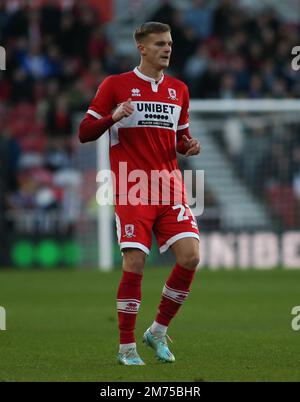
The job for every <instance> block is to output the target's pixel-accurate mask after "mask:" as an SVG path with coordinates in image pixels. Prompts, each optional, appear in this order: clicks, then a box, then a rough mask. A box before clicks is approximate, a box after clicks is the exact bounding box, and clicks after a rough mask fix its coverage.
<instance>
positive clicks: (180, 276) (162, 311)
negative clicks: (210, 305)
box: [155, 264, 195, 326]
mask: <svg viewBox="0 0 300 402" xmlns="http://www.w3.org/2000/svg"><path fill="white" fill-rule="evenodd" d="M194 275H195V270H190V269H186V268H183V267H182V266H180V265H179V264H176V265H175V267H174V268H173V271H172V272H171V275H170V276H169V278H168V280H167V282H166V284H165V286H164V288H163V292H162V298H161V302H160V305H159V307H158V313H157V316H156V318H155V321H156V322H158V323H159V324H161V325H165V326H168V325H169V323H170V321H171V319H172V318H173V317H174V316H175V315H176V313H177V311H178V310H179V308H180V306H181V305H182V303H183V302H184V300H185V299H186V298H187V296H188V294H189V291H190V286H191V283H192V281H193V278H194Z"/></svg>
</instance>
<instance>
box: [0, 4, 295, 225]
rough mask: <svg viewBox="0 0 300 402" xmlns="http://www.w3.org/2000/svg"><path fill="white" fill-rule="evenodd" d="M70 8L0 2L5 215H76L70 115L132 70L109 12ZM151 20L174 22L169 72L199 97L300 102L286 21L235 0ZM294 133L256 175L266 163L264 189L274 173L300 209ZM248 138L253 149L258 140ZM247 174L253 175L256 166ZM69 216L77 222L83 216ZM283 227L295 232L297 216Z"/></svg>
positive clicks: (0, 181) (165, 10) (164, 8)
mask: <svg viewBox="0 0 300 402" xmlns="http://www.w3.org/2000/svg"><path fill="white" fill-rule="evenodd" d="M62 3H63V6H62V5H61V4H62ZM62 3H61V2H59V1H56V0H45V1H43V3H42V5H41V6H40V7H33V6H32V5H31V2H30V1H28V0H14V1H11V2H7V1H5V0H0V44H1V45H2V44H3V45H4V47H5V49H6V52H7V55H6V57H7V66H6V71H2V72H0V160H1V168H0V185H1V194H2V196H1V197H0V198H1V199H0V208H1V209H3V208H4V205H5V206H6V209H7V208H8V209H10V210H14V211H19V212H21V213H23V212H26V211H28V210H42V211H43V210H59V209H63V208H65V209H64V210H65V213H66V214H67V213H68V212H69V207H68V205H69V204H68V202H69V200H70V199H71V198H72V197H71V196H72V194H73V193H74V191H75V189H76V188H77V186H79V185H80V180H81V178H80V173H79V172H77V171H76V169H75V168H74V166H73V163H72V149H73V146H74V141H76V140H77V138H76V136H75V135H73V134H75V132H74V130H75V131H76V129H75V128H74V127H73V125H72V117H73V115H74V113H76V112H78V111H80V112H82V111H84V110H85V109H86V106H87V105H88V104H89V101H90V100H91V98H92V97H93V95H94V93H95V89H96V88H97V86H98V85H99V83H100V82H101V81H102V80H103V79H104V78H105V77H106V76H107V75H109V74H116V73H121V72H123V71H127V70H130V69H132V68H133V67H134V65H133V63H134V60H131V58H130V57H124V56H122V55H118V54H116V51H115V49H114V47H113V44H112V42H111V41H110V38H109V37H108V35H107V31H106V27H105V24H104V23H103V22H102V19H101V15H99V13H98V12H97V11H96V10H95V9H94V8H93V7H92V6H91V5H90V4H89V2H88V1H82V0H69V1H65V2H62ZM148 20H157V21H160V22H165V23H168V24H170V25H171V28H172V36H173V41H174V49H173V56H172V63H171V64H172V70H171V71H170V72H171V74H174V75H176V76H178V77H179V78H181V79H183V80H184V81H185V82H186V83H187V84H188V86H189V89H190V94H191V97H194V98H224V99H230V98H240V97H246V98H252V99H258V98H264V97H272V98H281V99H283V98H297V97H299V96H300V80H299V78H298V76H297V74H296V72H294V71H293V70H292V69H291V68H290V61H291V60H290V51H291V48H292V47H293V46H294V45H295V44H296V41H297V39H298V37H299V26H295V25H293V24H289V23H286V22H285V23H283V22H282V21H281V20H280V19H279V18H278V16H277V15H276V13H275V12H274V11H273V10H271V9H268V10H265V11H263V12H261V13H260V14H259V15H252V14H251V13H248V12H247V11H246V10H245V9H241V8H240V7H239V6H238V3H237V2H236V1H231V0H220V1H219V2H218V3H217V6H216V8H209V7H207V6H206V3H205V2H203V1H201V0H196V1H194V2H193V5H192V6H191V7H190V8H188V9H186V10H179V9H177V8H176V7H175V6H174V5H173V2H171V1H167V0H164V1H161V3H160V7H159V8H158V9H157V10H156V12H155V13H154V14H153V15H152V16H149V18H148ZM296 131H297V130H294V131H293V132H292V134H291V135H290V136H289V140H290V142H289V143H287V141H286V140H285V143H277V144H273V145H272V146H271V147H267V148H266V152H265V153H263V154H262V159H259V158H258V159H256V162H255V163H256V165H255V168H254V170H253V171H254V172H257V171H259V169H260V164H261V163H264V166H268V169H269V170H268V171H267V169H265V170H264V176H263V177H264V179H263V180H261V183H262V187H263V188H259V189H258V190H259V191H260V192H261V193H262V192H263V191H264V188H265V187H264V186H268V183H270V180H269V179H270V176H272V178H273V179H274V180H275V181H276V180H277V181H279V182H280V180H285V184H287V185H288V187H289V188H292V186H293V185H294V190H293V191H292V198H293V199H294V200H295V203H296V202H298V203H300V144H299V142H298V144H297V146H294V147H293V149H291V144H292V143H293V142H294V143H296V142H297V141H296V136H297V133H296ZM255 135H256V134H255ZM257 138H258V140H257V141H260V138H261V137H260V134H259V133H257ZM249 141H253V147H254V148H255V147H256V138H250V139H249ZM247 147H248V145H247ZM247 149H248V148H247ZM242 152H243V151H242ZM290 152H292V156H293V157H292V158H289V156H290V155H289V153H290ZM242 155H243V153H241V154H240V155H238V158H237V159H240V160H242V159H243V158H242ZM278 156H280V159H278ZM263 158H267V159H263ZM262 161H263V162H262ZM243 168H244V169H245V172H246V173H245V174H246V175H247V173H249V171H250V170H251V169H250V168H249V167H248V166H246V165H245V166H243ZM249 169H250V170H249ZM283 170H284V171H285V172H288V173H286V174H285V175H284V177H283V176H282V171H283ZM253 171H251V173H250V174H248V178H247V180H248V181H249V183H250V184H251V180H252V179H253V178H252V176H251V175H252V174H254V173H253ZM256 190H257V189H256ZM3 195H4V196H3ZM208 198H209V199H211V200H213V197H208ZM297 200H298V201H297ZM69 215H70V221H72V219H73V218H74V216H75V215H76V214H75V213H73V214H72V213H69ZM295 219H296V218H295ZM298 222H299V221H298ZM285 223H287V224H288V225H289V226H295V224H296V220H293V221H292V222H290V221H289V222H285Z"/></svg>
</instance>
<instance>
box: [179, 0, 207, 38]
mask: <svg viewBox="0 0 300 402" xmlns="http://www.w3.org/2000/svg"><path fill="white" fill-rule="evenodd" d="M183 24H184V27H192V28H193V29H194V31H195V32H196V35H197V37H198V38H199V39H205V38H208V37H209V36H211V34H212V31H213V11H212V9H210V8H208V7H204V2H203V0H193V6H192V7H191V8H189V9H187V10H186V11H185V12H184V17H183Z"/></svg>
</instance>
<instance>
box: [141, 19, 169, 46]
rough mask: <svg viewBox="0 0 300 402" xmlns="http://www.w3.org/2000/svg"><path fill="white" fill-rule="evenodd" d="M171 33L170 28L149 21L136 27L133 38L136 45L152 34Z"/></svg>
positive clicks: (160, 23) (166, 25)
mask: <svg viewBox="0 0 300 402" xmlns="http://www.w3.org/2000/svg"><path fill="white" fill-rule="evenodd" d="M163 32H171V27H170V25H168V24H163V23H162V22H155V21H149V22H145V23H144V24H142V25H141V26H139V27H137V28H136V30H135V31H134V34H133V37H134V39H135V41H136V42H137V43H139V42H141V41H142V40H143V39H145V38H146V37H147V36H148V35H150V34H152V33H163Z"/></svg>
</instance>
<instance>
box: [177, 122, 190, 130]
mask: <svg viewBox="0 0 300 402" xmlns="http://www.w3.org/2000/svg"><path fill="white" fill-rule="evenodd" d="M188 126H189V123H186V124H183V125H182V126H178V127H177V130H184V129H185V128H188Z"/></svg>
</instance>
